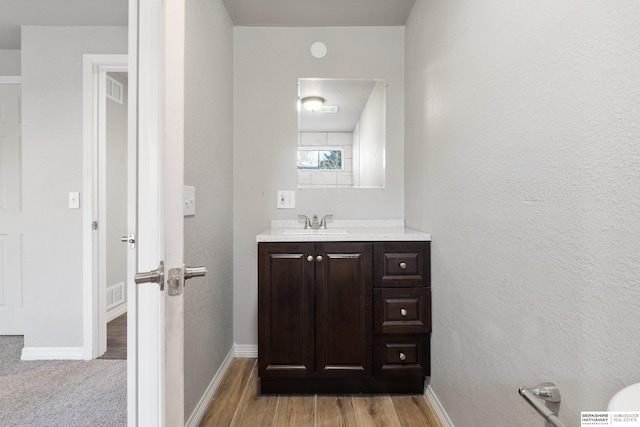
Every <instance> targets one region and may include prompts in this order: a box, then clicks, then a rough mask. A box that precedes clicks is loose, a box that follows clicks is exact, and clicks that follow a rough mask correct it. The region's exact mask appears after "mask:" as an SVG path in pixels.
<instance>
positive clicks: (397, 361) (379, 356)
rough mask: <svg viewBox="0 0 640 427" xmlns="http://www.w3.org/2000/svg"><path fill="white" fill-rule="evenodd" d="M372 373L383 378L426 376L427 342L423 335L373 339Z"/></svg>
mask: <svg viewBox="0 0 640 427" xmlns="http://www.w3.org/2000/svg"><path fill="white" fill-rule="evenodd" d="M374 342H375V350H374V356H373V358H374V360H373V365H374V373H375V374H376V375H380V376H383V377H411V376H428V375H429V373H430V369H429V341H428V337H427V336H425V335H379V336H377V337H376V338H375V341H374Z"/></svg>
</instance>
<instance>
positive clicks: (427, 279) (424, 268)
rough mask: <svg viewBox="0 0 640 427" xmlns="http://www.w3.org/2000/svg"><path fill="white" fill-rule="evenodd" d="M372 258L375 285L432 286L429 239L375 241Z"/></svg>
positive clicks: (390, 286)
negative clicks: (423, 240)
mask: <svg viewBox="0 0 640 427" xmlns="http://www.w3.org/2000/svg"><path fill="white" fill-rule="evenodd" d="M373 258H374V262H373V265H374V282H373V286H375V287H381V288H393V287H421V286H430V283H431V268H430V263H429V262H430V261H429V260H430V250H429V242H379V243H375V244H374V246H373Z"/></svg>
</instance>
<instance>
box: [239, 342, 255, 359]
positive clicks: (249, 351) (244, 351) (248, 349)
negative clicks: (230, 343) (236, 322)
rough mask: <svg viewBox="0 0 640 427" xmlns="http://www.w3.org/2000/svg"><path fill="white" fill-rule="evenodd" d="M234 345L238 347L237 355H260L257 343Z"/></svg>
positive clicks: (252, 356) (251, 356) (248, 356)
mask: <svg viewBox="0 0 640 427" xmlns="http://www.w3.org/2000/svg"><path fill="white" fill-rule="evenodd" d="M234 347H235V349H236V357H247V358H256V357H258V346H257V345H255V344H242V345H240V344H235V345H234Z"/></svg>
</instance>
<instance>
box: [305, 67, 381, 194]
mask: <svg viewBox="0 0 640 427" xmlns="http://www.w3.org/2000/svg"><path fill="white" fill-rule="evenodd" d="M385 89H386V85H385V82H384V80H342V79H298V152H297V156H296V159H297V171H298V188H384V178H385V133H386V131H385V130H386V126H385V123H386V121H385V120H386V117H385V116H386V115H385V108H386V107H385V104H386V102H385V101H386V96H385Z"/></svg>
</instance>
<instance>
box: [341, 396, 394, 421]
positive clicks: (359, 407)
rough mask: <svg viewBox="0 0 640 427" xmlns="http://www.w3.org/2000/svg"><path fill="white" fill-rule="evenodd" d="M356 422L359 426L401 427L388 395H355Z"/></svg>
mask: <svg viewBox="0 0 640 427" xmlns="http://www.w3.org/2000/svg"><path fill="white" fill-rule="evenodd" d="M352 399H353V409H354V413H355V420H356V424H357V425H359V426H376V427H400V421H399V420H398V416H397V415H396V411H395V409H394V407H393V402H392V401H391V398H390V397H389V396H388V395H382V396H367V395H362V396H353V397H352Z"/></svg>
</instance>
